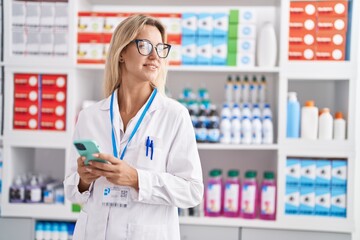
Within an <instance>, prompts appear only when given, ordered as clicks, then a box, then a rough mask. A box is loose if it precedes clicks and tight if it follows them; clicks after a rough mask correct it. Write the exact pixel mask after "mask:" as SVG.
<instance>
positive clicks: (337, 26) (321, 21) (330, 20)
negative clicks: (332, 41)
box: [317, 16, 348, 32]
mask: <svg viewBox="0 0 360 240" xmlns="http://www.w3.org/2000/svg"><path fill="white" fill-rule="evenodd" d="M347 24H348V21H347V18H346V17H327V16H319V17H318V24H317V27H318V31H337V32H347V27H348V26H347Z"/></svg>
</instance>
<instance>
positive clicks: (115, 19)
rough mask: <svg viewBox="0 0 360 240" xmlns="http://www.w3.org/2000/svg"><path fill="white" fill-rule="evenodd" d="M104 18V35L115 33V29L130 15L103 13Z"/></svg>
mask: <svg viewBox="0 0 360 240" xmlns="http://www.w3.org/2000/svg"><path fill="white" fill-rule="evenodd" d="M103 16H104V27H103V32H104V33H113V32H114V30H115V28H116V27H117V26H118V25H119V24H120V23H121V22H122V21H124V20H125V19H126V18H127V17H128V16H129V14H128V13H103Z"/></svg>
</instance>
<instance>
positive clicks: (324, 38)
mask: <svg viewBox="0 0 360 240" xmlns="http://www.w3.org/2000/svg"><path fill="white" fill-rule="evenodd" d="M345 43H346V34H345V33H340V32H337V31H319V32H318V33H317V36H316V44H317V46H320V47H328V48H329V50H332V49H334V48H341V49H345Z"/></svg>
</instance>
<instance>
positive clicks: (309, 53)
mask: <svg viewBox="0 0 360 240" xmlns="http://www.w3.org/2000/svg"><path fill="white" fill-rule="evenodd" d="M315 51H316V47H315V46H302V45H300V46H294V45H290V46H289V53H288V55H289V60H314V59H315Z"/></svg>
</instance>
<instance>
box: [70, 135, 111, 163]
mask: <svg viewBox="0 0 360 240" xmlns="http://www.w3.org/2000/svg"><path fill="white" fill-rule="evenodd" d="M74 145H75V148H76V150H77V151H78V153H79V154H80V156H83V157H86V160H85V165H89V161H97V162H102V163H108V161H106V160H104V159H100V158H95V157H94V156H93V154H94V153H100V148H99V145H97V143H96V142H95V141H94V140H89V139H78V140H74Z"/></svg>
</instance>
